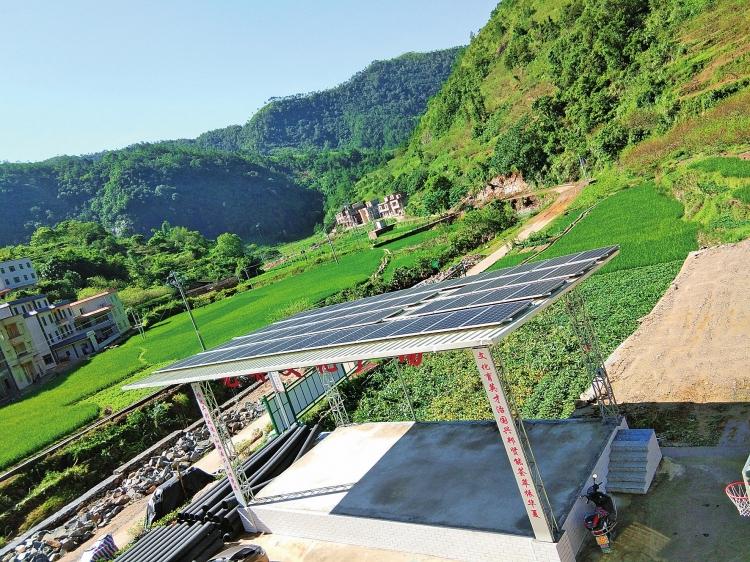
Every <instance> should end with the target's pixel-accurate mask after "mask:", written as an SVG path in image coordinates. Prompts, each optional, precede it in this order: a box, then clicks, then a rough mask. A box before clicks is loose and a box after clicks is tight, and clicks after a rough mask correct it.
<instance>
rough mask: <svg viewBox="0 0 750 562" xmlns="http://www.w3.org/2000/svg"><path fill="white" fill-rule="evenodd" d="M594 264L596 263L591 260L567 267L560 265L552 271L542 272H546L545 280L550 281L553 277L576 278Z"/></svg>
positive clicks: (570, 264)
mask: <svg viewBox="0 0 750 562" xmlns="http://www.w3.org/2000/svg"><path fill="white" fill-rule="evenodd" d="M595 263H596V262H594V261H593V260H591V261H585V262H577V263H569V264H567V265H561V266H559V267H556V268H554V269H548V270H544V271H546V275H545V278H547V279H552V278H553V277H578V276H579V275H582V274H584V273H585V272H587V271H588V270H589V269H591V268H592V267H594V264H595Z"/></svg>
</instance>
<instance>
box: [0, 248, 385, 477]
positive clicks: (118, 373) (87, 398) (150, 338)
mask: <svg viewBox="0 0 750 562" xmlns="http://www.w3.org/2000/svg"><path fill="white" fill-rule="evenodd" d="M382 256H383V251H382V250H380V249H376V250H368V251H362V252H354V253H351V254H348V255H345V256H342V257H341V258H340V261H339V263H338V264H336V263H325V264H320V265H318V266H316V267H312V268H310V269H308V270H307V271H304V272H303V273H300V274H298V275H294V276H290V277H286V278H284V279H281V280H278V281H275V282H273V283H272V284H270V285H266V286H264V287H261V288H258V289H255V290H252V291H246V292H243V293H239V294H237V295H235V296H233V297H229V298H227V299H224V300H222V301H219V302H216V303H213V304H210V305H207V306H205V307H202V308H199V309H197V310H196V311H195V316H196V320H197V322H198V325H199V326H200V327H201V332H202V333H203V336H204V338H205V341H206V344H207V345H208V346H209V347H210V346H215V345H218V344H220V343H223V342H224V341H226V340H228V339H230V338H232V337H234V336H237V335H241V334H243V333H247V332H248V331H250V330H253V329H255V328H258V327H260V326H262V325H264V324H266V323H268V322H270V321H272V320H276V319H277V318H278V317H279V314H280V313H281V314H283V312H284V311H285V310H286V311H293V310H295V309H296V310H298V309H299V308H304V307H309V306H311V305H313V304H314V303H316V302H318V301H320V300H322V299H324V298H326V297H328V296H330V295H332V294H335V293H337V292H338V291H341V290H342V289H345V288H347V287H350V286H352V285H354V284H356V283H359V282H361V281H364V280H365V279H367V277H369V276H370V275H371V274H372V272H373V271H375V269H377V267H378V265H379V263H380V260H381V258H382ZM198 351H200V349H199V346H198V342H197V340H196V338H195V335H194V334H193V329H192V327H191V325H190V321H189V319H188V317H187V315H186V314H179V315H177V316H173V317H171V318H169V319H167V320H165V321H163V322H160V323H159V324H157V325H155V326H154V327H153V328H151V329H149V330H148V331H147V332H146V340H145V341H144V340H142V339H141V338H140V337H131V338H130V339H129V340H128V341H126V342H125V343H124V344H122V345H120V346H119V347H117V348H115V349H112V350H109V351H107V352H105V353H101V354H99V355H96V356H94V357H93V358H92V359H91V361H89V362H88V363H86V364H84V365H82V366H81V367H79V368H77V369H75V370H74V371H72V372H71V373H69V374H67V375H65V376H61V377H59V378H58V379H57V380H55V381H53V382H51V383H48V384H46V385H45V386H43V387H41V388H40V389H39V390H38V391H36V392H35V393H34V394H32V395H29V396H27V397H25V398H24V399H23V400H21V401H20V402H17V403H14V404H10V405H8V406H5V407H3V408H0V445H2V446H1V447H0V468H3V467H7V466H9V465H11V464H12V463H14V462H16V461H18V460H20V459H22V458H24V457H26V456H27V455H29V454H32V453H33V452H35V451H38V450H40V449H42V448H44V447H45V446H47V445H49V444H51V443H53V442H54V441H55V440H57V439H59V438H61V437H63V436H65V435H67V434H69V433H71V432H73V431H75V430H76V429H78V428H80V427H82V426H83V425H85V424H86V423H88V422H90V421H91V420H93V419H95V418H96V417H98V415H99V412H100V408H101V407H103V406H105V405H109V406H112V407H113V408H114V409H118V408H121V407H123V406H125V405H127V404H129V403H132V402H133V401H135V400H137V399H138V398H139V397H141V396H143V395H144V394H147V393H148V392H144V391H131V392H122V391H120V386H121V385H122V384H125V382H126V381H127V382H130V381H131V380H135V379H138V378H142V377H144V376H146V375H147V374H149V373H151V372H152V371H153V370H155V369H156V368H158V367H160V366H163V365H166V364H168V363H170V362H172V361H175V360H177V359H181V358H183V357H187V356H189V355H191V354H193V353H196V352H198Z"/></svg>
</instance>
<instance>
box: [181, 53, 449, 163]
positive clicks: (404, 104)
mask: <svg viewBox="0 0 750 562" xmlns="http://www.w3.org/2000/svg"><path fill="white" fill-rule="evenodd" d="M460 51H461V48H459V47H456V48H453V49H445V50H442V51H433V52H429V53H406V54H404V55H401V56H400V57H397V58H395V59H390V60H385V61H375V62H373V63H371V64H370V65H369V66H368V67H367V68H365V69H364V70H362V71H360V72H358V73H357V74H355V75H354V76H352V77H351V78H350V79H349V80H347V81H346V82H344V83H343V84H341V85H339V86H337V87H335V88H332V89H330V90H324V91H322V92H313V93H309V94H299V95H295V96H288V97H284V98H276V99H272V100H271V101H270V103H268V104H266V105H265V106H263V108H261V109H260V111H258V112H257V113H256V114H255V115H253V116H252V118H251V119H250V120H249V121H248V122H247V124H245V125H244V126H239V125H234V126H231V127H226V128H224V129H217V130H214V131H208V132H207V133H204V134H202V135H200V136H199V137H198V138H197V139H196V141H195V142H196V143H197V144H198V145H199V146H202V147H206V148H217V149H220V150H250V151H253V152H260V153H264V154H267V153H270V152H272V151H274V150H276V149H279V148H301V149H310V148H314V149H333V148H374V149H382V148H394V147H396V146H398V145H400V144H401V143H403V142H404V141H405V140H406V139H407V138H408V137H409V135H410V134H411V131H412V130H413V129H414V125H415V124H416V122H417V119H418V118H419V116H420V115H421V114H422V112H423V111H424V109H425V106H426V104H427V100H428V99H429V98H430V97H432V96H433V95H434V94H435V93H436V92H437V91H438V90H439V89H440V87H441V86H442V84H443V82H444V81H445V79H446V78H447V77H448V75H449V74H450V72H451V69H452V67H453V64H454V62H455V60H456V57H457V55H458V54H459V53H460Z"/></svg>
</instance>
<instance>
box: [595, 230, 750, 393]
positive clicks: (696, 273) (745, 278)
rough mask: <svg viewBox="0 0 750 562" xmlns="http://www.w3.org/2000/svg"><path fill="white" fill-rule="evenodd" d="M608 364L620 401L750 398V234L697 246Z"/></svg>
mask: <svg viewBox="0 0 750 562" xmlns="http://www.w3.org/2000/svg"><path fill="white" fill-rule="evenodd" d="M607 370H608V371H609V374H610V378H611V379H612V385H613V388H614V392H615V397H616V398H617V401H618V402H620V403H634V402H683V403H684V402H696V403H707V402H747V401H750V376H749V374H750V240H745V241H743V242H740V243H737V244H728V245H724V246H717V247H714V248H708V249H706V250H701V251H698V252H693V253H691V254H690V255H689V256H688V257H687V259H686V260H685V263H684V264H683V266H682V270H681V271H680V273H679V275H678V276H677V278H676V279H675V280H674V282H673V283H672V285H671V286H670V287H669V289H668V290H667V292H666V293H665V294H664V296H663V297H662V298H661V300H660V301H659V303H658V304H657V305H656V306H655V307H654V310H653V311H652V312H651V313H650V314H649V315H648V316H647V317H646V318H644V319H643V322H642V323H641V326H640V327H639V328H638V330H636V332H635V333H634V334H633V335H632V336H630V337H629V338H628V339H627V340H625V341H624V342H623V343H622V345H620V347H618V348H617V349H616V350H615V351H614V353H613V354H612V355H611V356H610V358H609V359H608V360H607Z"/></svg>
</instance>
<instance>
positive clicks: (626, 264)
mask: <svg viewBox="0 0 750 562" xmlns="http://www.w3.org/2000/svg"><path fill="white" fill-rule="evenodd" d="M683 212H684V211H683V207H682V205H681V204H680V202H679V201H676V200H675V199H673V198H671V197H668V196H666V195H663V194H662V193H660V192H658V191H657V189H656V188H655V186H654V185H653V184H652V183H650V182H648V183H643V184H641V185H639V186H637V187H633V188H629V189H625V190H622V191H619V192H617V193H615V194H614V195H611V196H610V197H608V198H606V199H604V200H602V201H601V202H600V203H599V204H598V205H597V206H596V207H595V208H594V209H592V210H591V212H590V213H589V214H588V215H587V216H586V217H584V218H583V219H582V220H581V221H580V222H579V223H578V224H577V225H576V226H574V227H573V229H572V230H570V231H569V232H568V233H567V234H566V235H565V236H563V237H562V238H561V239H560V240H559V241H557V242H556V243H554V244H553V245H552V246H550V247H549V248H548V249H547V250H545V251H544V252H542V253H541V254H540V255H539V256H538V257H536V258H534V259H535V260H540V259H547V258H552V257H555V256H562V255H565V254H571V253H574V252H579V251H582V250H587V249H591V248H597V247H601V246H608V245H611V244H619V245H620V255H619V256H617V258H615V259H614V260H613V261H612V262H611V263H610V264H609V265H607V266H606V267H605V268H603V269H602V270H601V272H608V271H616V270H618V269H630V268H633V267H642V266H646V265H653V264H657V263H665V262H671V261H676V260H681V259H684V258H685V256H686V255H687V254H688V252H690V251H692V250H695V249H697V247H698V245H697V238H696V237H697V226H696V225H695V224H691V223H689V222H686V221H684V220H682V216H683ZM516 256H523V254H514V255H511V256H507V257H506V258H504V259H503V260H500V261H498V262H497V263H496V264H495V265H494V266H493V267H492V269H499V268H501V267H508V266H509V265H514V262H515V263H518V261H517V260H519V258H518V257H516ZM521 259H522V258H521Z"/></svg>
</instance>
